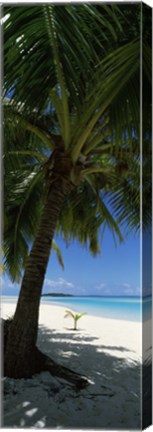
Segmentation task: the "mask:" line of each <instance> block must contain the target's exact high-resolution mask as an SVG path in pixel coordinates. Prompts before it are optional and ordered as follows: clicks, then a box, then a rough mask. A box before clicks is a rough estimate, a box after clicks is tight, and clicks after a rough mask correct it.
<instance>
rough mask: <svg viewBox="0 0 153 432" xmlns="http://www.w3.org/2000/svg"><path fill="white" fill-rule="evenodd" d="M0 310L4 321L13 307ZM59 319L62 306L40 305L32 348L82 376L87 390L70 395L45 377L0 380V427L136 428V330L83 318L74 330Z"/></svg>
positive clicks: (130, 324) (67, 321) (134, 326)
mask: <svg viewBox="0 0 153 432" xmlns="http://www.w3.org/2000/svg"><path fill="white" fill-rule="evenodd" d="M1 309H2V310H1V316H2V318H7V317H8V316H11V315H12V314H13V313H14V310H15V302H14V303H8V302H5V303H4V302H3V303H2V308H1ZM64 314H65V307H63V306H57V305H51V304H42V303H41V306H40V314H39V331H38V340H37V345H38V347H39V349H41V350H42V351H43V352H44V353H46V354H47V355H48V356H50V357H51V358H52V359H53V360H54V361H56V362H57V363H59V364H62V365H63V366H66V367H68V368H70V369H72V370H74V371H76V372H77V373H80V374H81V375H85V376H86V377H87V378H88V380H89V385H88V387H87V388H86V389H84V390H81V391H80V392H78V393H76V389H75V388H74V387H73V386H71V385H70V383H68V382H66V381H65V380H62V379H59V378H58V377H56V376H55V377H53V376H51V375H50V374H49V373H48V372H42V373H41V374H37V375H35V376H34V377H32V378H31V379H27V380H24V379H19V380H13V379H10V378H7V377H5V378H4V391H5V397H4V404H3V406H4V420H3V422H4V427H5V428H6V427H11V428H12V427H16V428H18V427H20V428H21V427H34V428H49V429H51V428H61V429H65V428H67V429H71V428H74V426H75V428H76V429H78V428H80V429H84V428H87V429H91V428H92V429H95V428H100V429H102V428H104V429H112V425H113V428H114V429H116V430H118V429H140V418H141V415H140V392H141V385H140V377H141V359H142V325H141V324H140V323H137V322H134V323H133V322H127V321H124V322H123V321H119V320H109V319H106V318H101V317H93V316H90V315H85V316H83V317H82V318H81V319H80V320H79V321H78V330H77V331H75V330H72V326H73V320H72V318H64ZM5 389H6V390H5ZM127 407H128V410H127ZM108 410H109V416H108ZM129 412H130V416H129Z"/></svg>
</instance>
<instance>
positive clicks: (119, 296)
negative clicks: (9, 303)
mask: <svg viewBox="0 0 153 432" xmlns="http://www.w3.org/2000/svg"><path fill="white" fill-rule="evenodd" d="M18 296H19V295H18V294H11V295H10V294H4V295H3V294H2V295H1V299H4V298H16V297H18ZM41 297H73V298H75V297H77V298H88V297H90V298H91V297H94V298H111V299H115V298H120V299H122V298H123V299H124V298H127V299H130V298H133V299H139V300H141V299H145V298H151V297H152V294H148V295H144V296H134V295H131V296H127V295H122V296H121V295H114V296H111V295H109V296H106V295H94V294H89V295H77V294H62V293H59V294H58V293H47V294H42V295H41Z"/></svg>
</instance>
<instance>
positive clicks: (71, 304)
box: [2, 296, 152, 322]
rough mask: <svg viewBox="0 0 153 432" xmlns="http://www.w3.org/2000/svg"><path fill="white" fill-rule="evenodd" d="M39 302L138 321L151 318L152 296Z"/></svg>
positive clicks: (6, 299)
mask: <svg viewBox="0 0 153 432" xmlns="http://www.w3.org/2000/svg"><path fill="white" fill-rule="evenodd" d="M3 301H4V302H13V303H14V302H16V301H17V297H16V296H2V302H3ZM41 303H48V304H53V305H57V306H64V307H65V309H71V310H72V311H74V312H78V313H83V312H86V313H87V314H88V315H92V316H98V317H105V318H110V319H119V320H126V321H127V320H128V321H139V322H141V321H142V320H143V321H146V320H149V319H151V317H152V297H151V296H148V297H143V299H141V298H140V297H100V296H99V297H98V296H89V297H86V296H84V297H83V296H81V297H79V296H74V297H73V296H72V297H69V296H64V297H62V296H61V297H49V296H44V297H43V296H42V297H41Z"/></svg>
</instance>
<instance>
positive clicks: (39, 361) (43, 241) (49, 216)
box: [4, 159, 77, 382]
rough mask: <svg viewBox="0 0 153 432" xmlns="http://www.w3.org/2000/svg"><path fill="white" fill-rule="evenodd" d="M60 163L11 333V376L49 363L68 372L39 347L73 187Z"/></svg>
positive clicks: (7, 364)
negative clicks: (47, 287)
mask: <svg viewBox="0 0 153 432" xmlns="http://www.w3.org/2000/svg"><path fill="white" fill-rule="evenodd" d="M59 162H60V161H59V159H58V167H57V166H56V165H57V164H56V163H54V165H55V168H54V172H53V174H52V177H51V178H52V180H51V181H50V185H49V188H48V192H47V196H46V201H45V204H44V209H43V212H42V216H41V222H40V226H39V229H38V233H37V236H36V239H35V241H34V243H33V247H32V250H31V252H30V255H29V257H28V259H27V264H26V268H25V273H24V276H23V280H22V285H21V291H20V295H19V299H18V303H17V308H16V311H15V315H14V318H13V321H12V324H11V326H10V330H9V334H8V339H7V345H6V351H5V358H4V372H5V375H7V376H9V377H14V378H20V377H25V378H26V377H30V376H32V375H33V374H34V373H37V372H39V371H40V370H41V369H46V365H48V369H50V371H51V370H52V372H55V371H56V372H57V375H59V376H60V374H64V372H62V371H61V370H60V366H59V365H58V367H57V368H55V364H53V361H52V363H51V360H50V364H49V360H48V358H47V357H46V364H45V356H44V354H42V353H40V351H39V350H38V349H37V348H36V341H37V332H38V319H39V304H40V298H41V292H42V287H43V282H44V278H45V273H46V269H47V264H48V260H49V256H50V249H51V242H52V239H53V236H54V232H55V228H56V223H57V220H58V216H59V213H60V211H61V209H62V206H63V204H64V200H65V197H66V196H67V195H68V193H69V192H70V190H71V188H72V183H71V181H70V170H67V169H66V171H65V172H64V170H63V165H61V166H59ZM56 369H57V370H56ZM65 369H66V368H65ZM69 372H70V371H69ZM75 375H76V374H75V373H73V372H72V371H71V378H72V379H70V381H71V382H73V381H77V377H76V376H75Z"/></svg>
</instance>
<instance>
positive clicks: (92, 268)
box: [2, 230, 140, 295]
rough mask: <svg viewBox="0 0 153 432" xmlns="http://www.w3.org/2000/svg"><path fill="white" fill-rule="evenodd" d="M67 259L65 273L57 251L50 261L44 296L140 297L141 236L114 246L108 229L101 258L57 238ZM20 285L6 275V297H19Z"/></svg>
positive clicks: (132, 237)
mask: <svg viewBox="0 0 153 432" xmlns="http://www.w3.org/2000/svg"><path fill="white" fill-rule="evenodd" d="M56 241H57V243H58V246H59V247H60V249H61V252H62V256H63V260H64V266H65V268H64V271H63V270H62V268H61V267H60V265H59V263H58V260H57V257H56V254H55V252H52V255H51V257H50V260H49V265H48V269H47V273H46V278H45V283H44V288H43V293H47V292H62V293H69V294H74V295H88V294H95V295H139V293H140V237H139V235H138V236H137V237H134V236H133V235H129V236H128V237H127V238H126V240H125V243H124V244H118V246H117V247H115V245H114V240H113V238H112V234H111V233H110V232H109V231H108V230H106V232H105V235H104V238H103V241H102V248H101V249H102V254H101V256H97V257H93V256H91V254H90V252H89V251H87V249H86V248H83V247H82V246H80V245H79V243H78V242H77V241H75V242H74V243H72V244H70V245H69V246H68V247H67V246H66V245H65V243H64V241H63V240H62V239H61V238H57V239H56ZM18 293H19V286H17V285H16V284H12V283H11V281H10V280H9V279H8V278H7V277H6V276H5V277H3V280H2V294H3V295H17V294H18Z"/></svg>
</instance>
